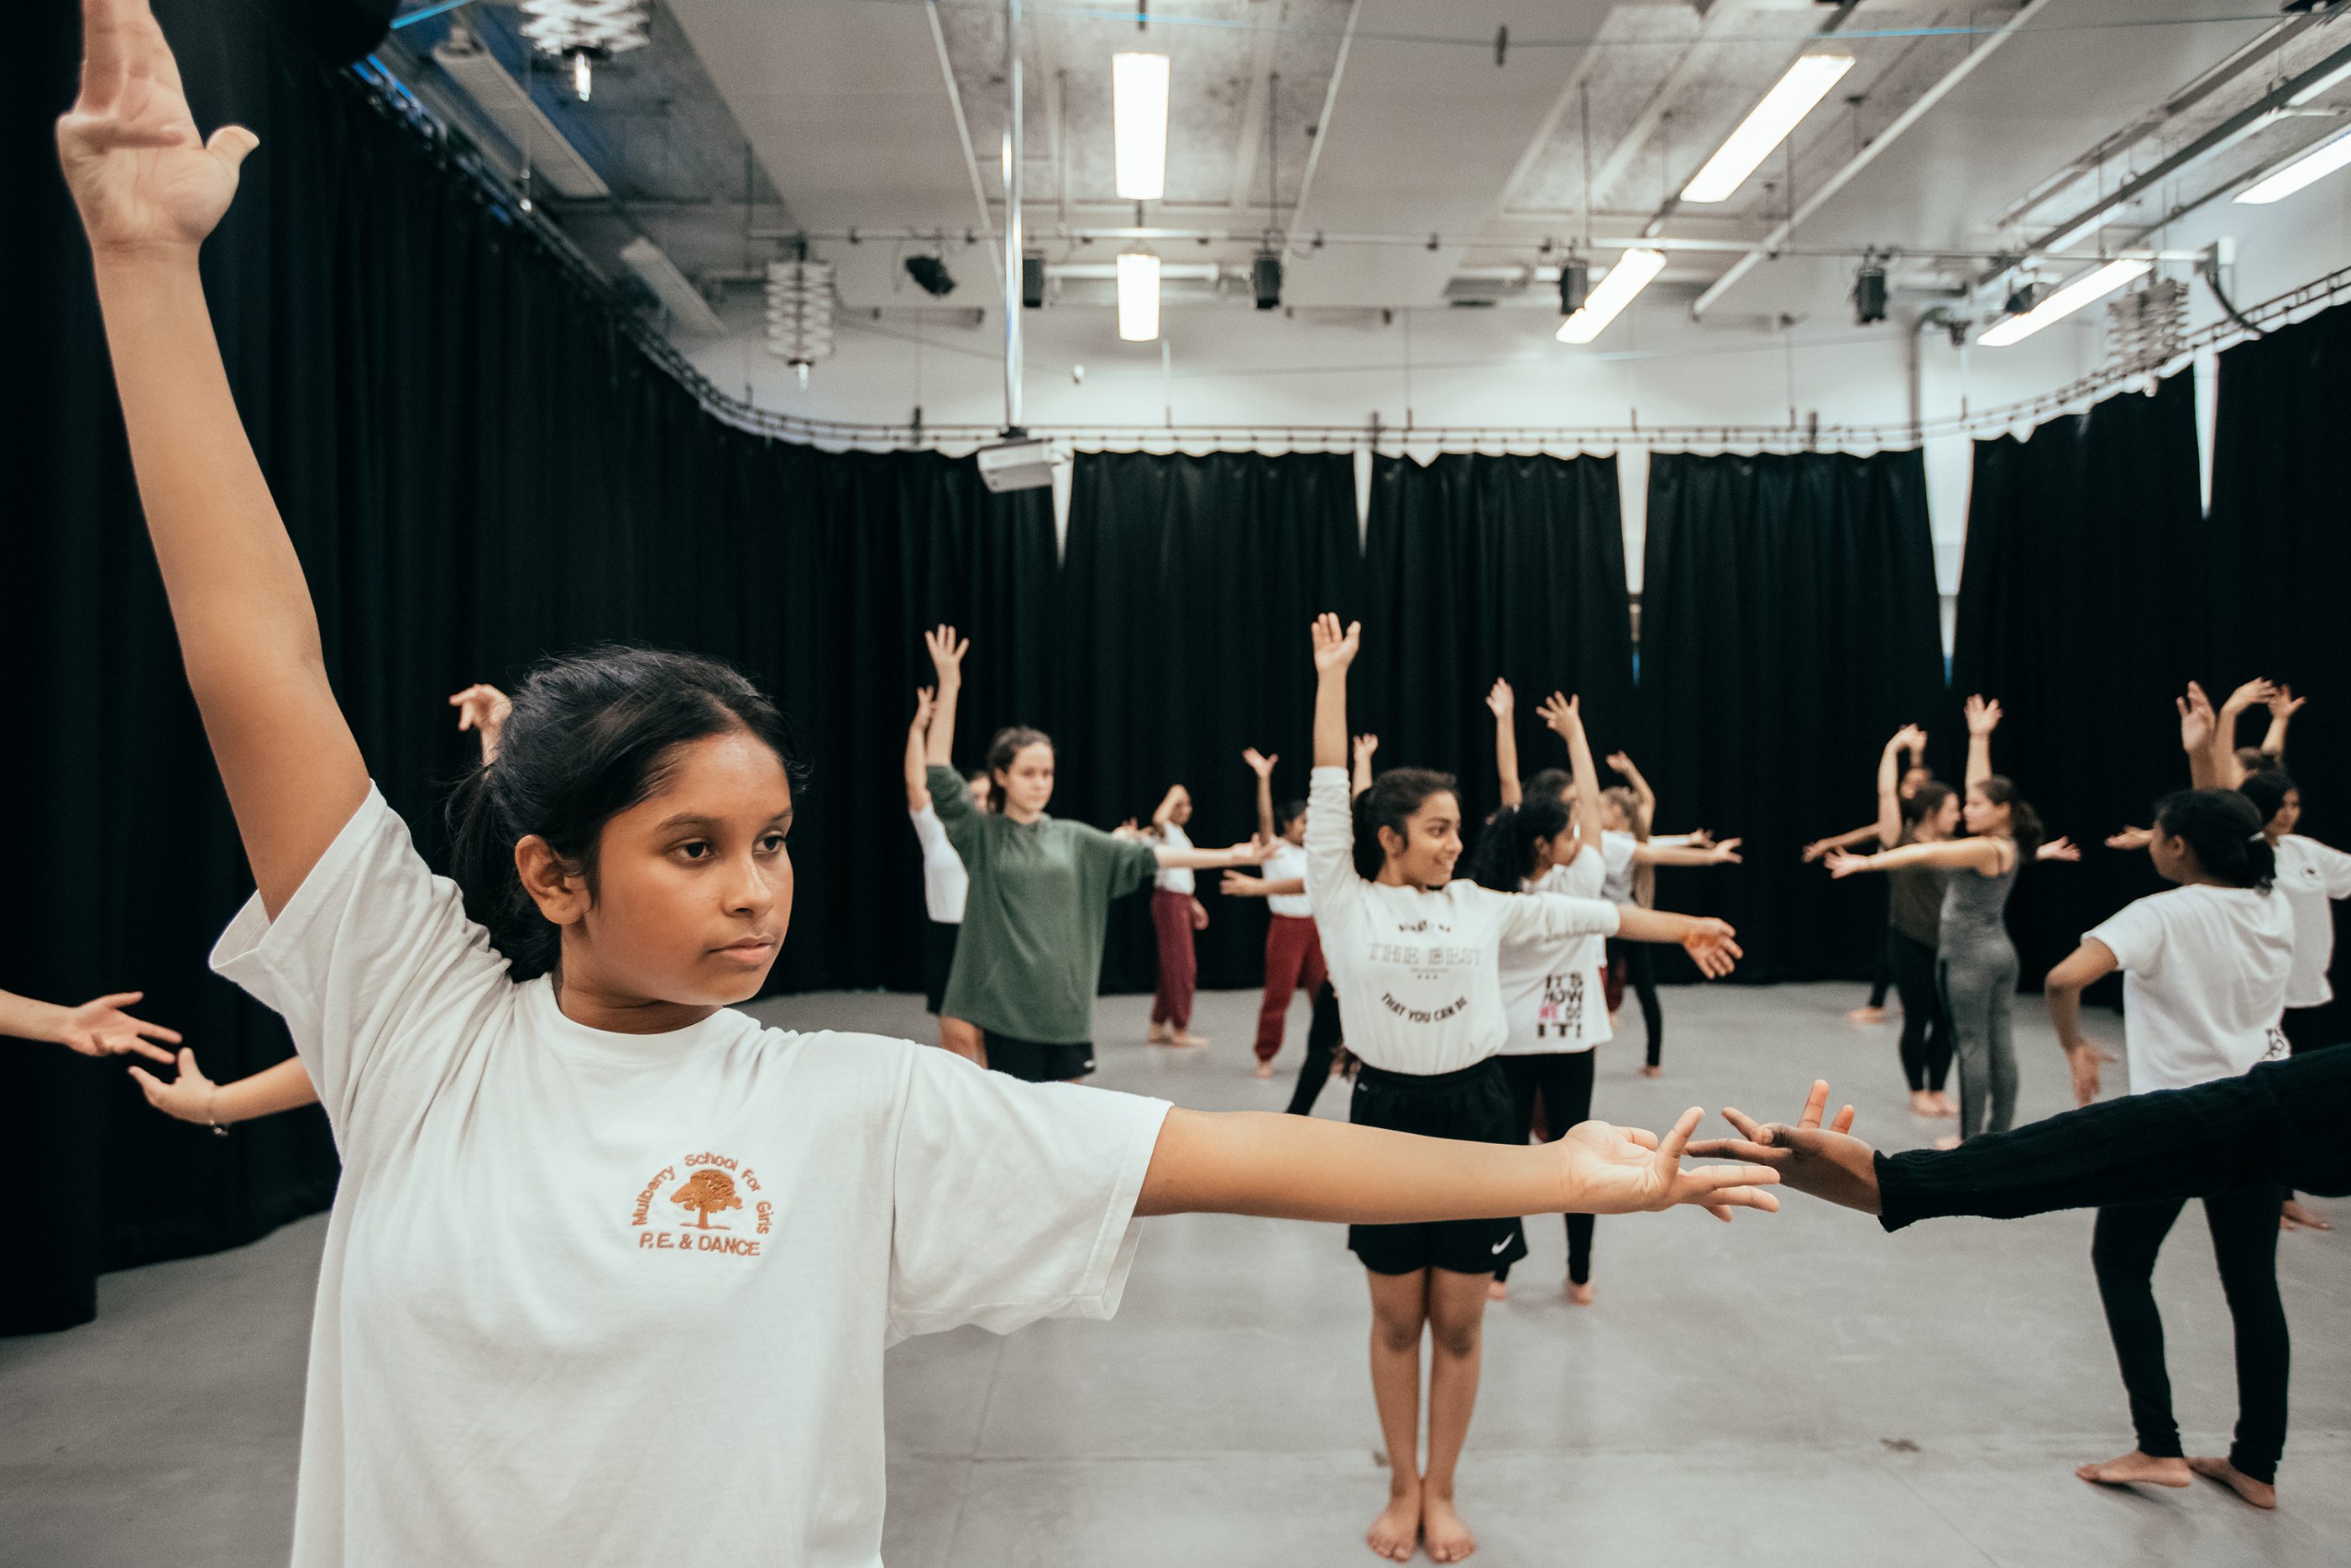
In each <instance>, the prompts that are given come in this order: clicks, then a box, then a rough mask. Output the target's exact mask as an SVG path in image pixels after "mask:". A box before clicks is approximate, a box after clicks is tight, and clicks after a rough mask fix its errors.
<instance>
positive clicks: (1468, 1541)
mask: <svg viewBox="0 0 2351 1568" xmlns="http://www.w3.org/2000/svg"><path fill="white" fill-rule="evenodd" d="M1420 1534H1421V1540H1422V1541H1423V1542H1425V1543H1426V1545H1427V1547H1428V1560H1429V1561H1430V1562H1431V1563H1460V1562H1465V1561H1467V1560H1468V1556H1469V1554H1470V1553H1471V1552H1475V1551H1477V1550H1478V1538H1477V1537H1476V1536H1474V1535H1472V1534H1470V1533H1469V1527H1468V1525H1466V1524H1464V1523H1462V1522H1461V1516H1460V1515H1459V1514H1458V1513H1456V1512H1454V1511H1453V1500H1452V1499H1451V1498H1449V1497H1439V1496H1437V1493H1435V1492H1433V1491H1432V1492H1428V1493H1426V1495H1425V1496H1424V1497H1423V1498H1422V1500H1421V1504H1420Z"/></svg>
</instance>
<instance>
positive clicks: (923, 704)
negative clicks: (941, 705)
mask: <svg viewBox="0 0 2351 1568" xmlns="http://www.w3.org/2000/svg"><path fill="white" fill-rule="evenodd" d="M937 709H938V689H937V688H936V687H932V686H917V687H915V688H914V725H913V727H914V729H917V730H924V731H927V730H929V729H930V727H931V715H932V714H933V713H934V712H935V711H937Z"/></svg>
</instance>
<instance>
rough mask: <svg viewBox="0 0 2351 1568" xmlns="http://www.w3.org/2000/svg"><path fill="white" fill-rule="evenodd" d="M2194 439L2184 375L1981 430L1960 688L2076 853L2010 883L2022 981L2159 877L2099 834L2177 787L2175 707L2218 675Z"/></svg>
mask: <svg viewBox="0 0 2351 1568" xmlns="http://www.w3.org/2000/svg"><path fill="white" fill-rule="evenodd" d="M2196 452H2197V442H2196V388H2195V382H2194V380H2193V379H2192V377H2191V375H2190V374H2189V372H2185V371H2183V372H2181V373H2180V374H2179V375H2177V376H2173V377H2171V378H2169V379H2166V380H2164V381H2162V382H2161V383H2159V384H2158V387H2157V388H2156V390H2155V391H2154V393H2153V395H2151V396H2148V395H2143V394H2140V393H2136V392H2134V393H2127V394H2125V395H2123V396H2119V397H2114V398H2109V399H2107V400H2105V401H2104V402H2102V403H2099V404H2097V405H2096V406H2095V407H2094V408H2093V409H2091V410H2090V411H2089V412H2087V413H2085V414H2074V415H2069V416H2067V417H2065V418H2064V419H2059V420H2053V421H2050V422H2049V423H2047V424H2044V425H2042V426H2040V427H2039V428H2037V429H2036V430H2034V431H2032V434H2031V435H2030V436H2029V437H2026V438H2024V439H2022V440H2019V439H2018V438H2016V437H2013V436H2001V437H2000V438H1998V439H1997V440H1993V441H1978V442H1976V443H1975V471H1974V479H1973V483H1972V484H1971V486H1970V493H1969V501H1968V539H1967V554H1966V557H1965V561H1964V563H1963V566H1962V569H1961V574H1960V578H1959V630H1958V639H1957V642H1956V645H1955V646H1954V648H1953V650H1952V682H1951V684H1952V694H1953V696H1954V698H1956V699H1960V700H1964V699H1965V697H1966V696H1967V695H1969V694H1970V693H1978V692H1980V693H1981V694H1982V695H1984V696H1986V697H1989V698H1996V699H1998V701H1999V702H2000V704H2001V710H2002V711H2003V714H2004V717H2003V719H2002V721H2001V727H2000V729H1999V731H1998V732H1996V733H1995V734H1994V735H1993V736H1992V749H1991V762H1992V767H1993V770H1994V771H1995V772H1998V773H2001V774H2006V775H2008V776H2009V777H2011V778H2012V779H2014V780H2015V781H2016V784H2017V787H2018V789H2019V790H2021V791H2022V794H2023V795H2024V798H2025V799H2027V800H2029V801H2031V802H2032V805H2033V806H2034V808H2035V809H2036V810H2038V811H2039V812H2040V814H2041V815H2042V817H2043V820H2044V822H2045V823H2046V824H2047V826H2048V830H2049V832H2050V833H2052V834H2069V835H2071V836H2073V838H2074V841H2075V842H2076V843H2078V844H2080V845H2081V846H2082V847H2083V856H2084V859H2083V862H2082V864H2080V865H2079V866H2047V867H2027V868H2026V870H2025V873H2024V876H2023V877H2022V879H2021V880H2020V882H2019V883H2018V886H2017V889H2016V894H2015V897H2014V898H2013V899H2012V901H2011V904H2010V907H2009V929H2010V932H2011V936H2012V937H2013V938H2014V940H2015V942H2016V947H2017V953H2018V956H2019V958H2020V960H2021V961H2022V966H2023V978H2024V984H2025V986H2026V987H2027V989H2038V987H2039V986H2040V983H2041V979H2042V976H2043V975H2044V974H2046V973H2047V972H2048V971H2049V968H2050V966H2051V965H2053V964H2054V963H2055V962H2056V961H2058V960H2060V959H2062V958H2064V956H2065V955H2066V954H2067V953H2069V952H2071V951H2072V950H2074V945H2075V944H2076V942H2078V941H2079V940H2080V938H2081V934H2082V932H2084V931H2085V930H2087V929H2089V928H2090V927H2091V926H2093V925H2095V924H2096V923H2097V922H2098V921H2100V920H2102V919H2105V917H2106V916H2107V915H2109V914H2111V913H2113V912H2114V911H2115V910H2116V909H2119V908H2120V907H2121V906H2122V905H2124V904H2126V903H2127V902H2129V901H2130V900H2131V899H2133V898H2138V897H2140V896H2142V895H2144V894H2147V893H2151V892H2154V891H2156V890H2158V888H2160V887H2161V886H2162V884H2161V883H2160V882H2159V881H2158V879H2157V877H2155V874H2154V871H2153V869H2152V867H2150V866H2149V864H2148V862H2147V857H2145V856H2141V855H2118V854H2116V853H2114V852H2112V851H2110V850H2108V849H2106V848H2105V837H2106V836H2107V835H2108V834H2110V833H2112V832H2113V831H2114V830H2115V829H2116V828H2117V827H2119V826H2123V825H2124V824H2125V823H2137V824H2140V825H2144V824H2145V823H2146V822H2147V815H2148V807H2149V806H2150V805H2151V804H2152V803H2153V802H2154V800H2155V799H2156V797H2158V795H2160V794H2164V793H2165V792H2167V791H2169V790H2173V789H2179V788H2184V787H2185V786H2186V785H2187V783H2188V763H2187V759H2186V758H2185V757H2184V756H2183V755H2182V754H2181V753H2180V750H2179V714H2178V712H2177V711H2176V710H2175V709H2174V707H2173V705H2172V703H2173V699H2174V698H2176V697H2178V696H2179V694H2180V692H2181V691H2183V690H2185V688H2186V686H2187V683H2188V682H2189V680H2191V679H2206V680H2209V678H2210V676H2209V669H2208V667H2209V658H2208V653H2209V646H2210V645H2209V637H2210V626H2211V616H2210V604H2211V600H2212V597H2213V596H2212V594H2211V592H2210V587H2209V585H2210V583H2211V582H2212V581H2213V578H2212V576H2211V572H2212V567H2213V565H2214V563H2213V561H2212V556H2211V552H2210V547H2209V545H2208V543H2207V537H2208V536H2207V534H2206V530H2205V524H2204V519H2203V505H2202V499H2201V495H2200V488H2199V485H2200V482H2199V476H2198V472H2197V455H2196ZM2226 695H2227V692H2226V691H2225V690H2223V691H2214V692H2213V693H2212V700H2213V701H2214V702H2215V703H2216V704H2217V703H2219V702H2220V701H2221V700H2222V699H2223V698H2224V697H2226ZM1949 727H1950V728H1951V729H1952V739H1953V740H1954V741H1956V742H1964V739H1965V736H1964V733H1963V732H1962V731H1961V730H1960V729H1959V727H1957V724H1956V720H1954V721H1953V722H1952V723H1951V724H1950V725H1949ZM1952 761H1953V766H1954V767H1956V766H1957V759H1956V758H1954V759H1952ZM1945 776H1947V777H1951V778H1956V777H1957V776H1958V775H1957V774H1956V773H1953V774H1946V775H1945Z"/></svg>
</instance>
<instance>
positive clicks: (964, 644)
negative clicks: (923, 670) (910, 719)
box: [923, 624, 971, 691]
mask: <svg viewBox="0 0 2351 1568" xmlns="http://www.w3.org/2000/svg"><path fill="white" fill-rule="evenodd" d="M923 647H924V648H925V649H928V650H929V652H930V655H931V668H932V669H933V670H937V671H938V676H939V690H940V691H946V689H947V688H948V687H950V686H961V685H962V684H963V656H964V655H965V654H967V653H968V652H970V651H971V639H969V638H967V637H960V638H959V637H957V636H956V628H953V627H951V626H946V625H944V624H942V625H940V626H938V627H936V628H933V629H932V630H929V631H926V632H925V633H923Z"/></svg>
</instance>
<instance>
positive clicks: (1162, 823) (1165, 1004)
mask: <svg viewBox="0 0 2351 1568" xmlns="http://www.w3.org/2000/svg"><path fill="white" fill-rule="evenodd" d="M1191 820H1192V792H1191V791H1190V790H1188V789H1186V788H1185V787H1184V786H1183V785H1182V784H1170V785H1169V786H1168V788H1167V793H1166V794H1165V795H1164V796H1162V797H1161V799H1160V802H1159V805H1158V808H1157V809H1156V810H1155V811H1153V812H1152V814H1151V833H1152V836H1153V837H1155V838H1156V839H1157V840H1158V841H1159V842H1160V843H1161V844H1162V845H1164V846H1166V847H1167V848H1169V849H1173V850H1175V851H1177V852H1178V853H1184V852H1188V851H1189V850H1190V849H1191V847H1192V839H1191V836H1190V835H1189V834H1187V833H1186V832H1185V831H1184V829H1185V827H1186V826H1187V825H1188V824H1189V823H1190V822H1191ZM1197 888H1198V882H1197V874H1196V872H1194V871H1193V870H1192V868H1191V867H1188V866H1163V867H1160V868H1159V871H1158V874H1157V875H1156V876H1155V877H1153V878H1152V880H1151V929H1152V934H1153V936H1154V938H1155V942H1156V947H1157V950H1158V956H1159V983H1158V984H1157V986H1156V987H1155V988H1154V990H1153V992H1152V997H1151V1026H1150V1028H1149V1029H1147V1030H1145V1031H1144V1039H1146V1040H1148V1041H1149V1042H1150V1043H1151V1044H1154V1045H1180V1046H1185V1047H1187V1048H1188V1047H1190V1046H1194V1045H1206V1044H1207V1041H1206V1040H1204V1039H1202V1038H1201V1037H1200V1036H1199V1035H1197V1034H1195V1033H1192V999H1193V995H1194V992H1195V988H1196V986H1197V984H1198V982H1199V978H1200V958H1199V953H1198V950H1196V949H1195V948H1194V947H1193V945H1192V933H1193V932H1195V931H1199V930H1206V929H1207V925H1208V906H1207V905H1206V904H1203V903H1202V902H1200V899H1199V895H1198V890H1197Z"/></svg>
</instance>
